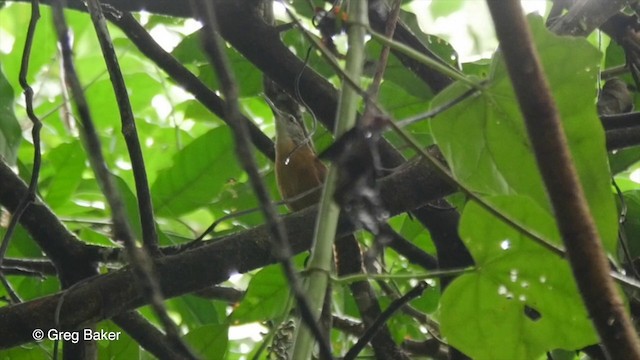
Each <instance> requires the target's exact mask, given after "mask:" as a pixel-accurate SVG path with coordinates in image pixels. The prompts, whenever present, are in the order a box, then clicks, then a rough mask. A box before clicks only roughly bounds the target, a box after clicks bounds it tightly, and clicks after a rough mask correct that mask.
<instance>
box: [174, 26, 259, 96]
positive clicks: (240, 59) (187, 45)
mask: <svg viewBox="0 0 640 360" xmlns="http://www.w3.org/2000/svg"><path fill="white" fill-rule="evenodd" d="M226 52H227V57H228V58H229V63H230V65H231V67H232V68H233V74H234V76H235V78H236V81H237V82H238V88H239V91H240V94H239V95H240V96H242V97H246V96H255V95H257V94H259V93H260V92H261V91H262V73H261V72H260V71H259V70H258V69H257V68H256V67H255V66H254V65H253V64H252V63H251V62H249V61H248V60H247V59H245V58H244V56H242V55H241V54H240V53H239V52H237V51H236V50H235V49H233V48H231V47H227V48H226ZM172 54H173V56H175V57H176V58H177V59H178V60H180V62H182V63H187V64H190V63H193V64H195V65H196V66H197V69H198V72H199V75H198V77H199V78H200V79H201V80H202V81H204V82H205V83H206V84H208V85H209V86H211V88H212V89H219V88H220V86H219V84H218V76H217V74H216V73H215V71H214V70H213V67H212V66H211V64H210V62H209V58H208V56H207V55H205V54H204V53H203V52H202V42H201V40H200V32H195V33H193V34H191V35H189V36H187V37H185V38H184V39H183V40H182V42H180V44H179V45H178V46H176V48H175V49H174V50H173V52H172Z"/></svg>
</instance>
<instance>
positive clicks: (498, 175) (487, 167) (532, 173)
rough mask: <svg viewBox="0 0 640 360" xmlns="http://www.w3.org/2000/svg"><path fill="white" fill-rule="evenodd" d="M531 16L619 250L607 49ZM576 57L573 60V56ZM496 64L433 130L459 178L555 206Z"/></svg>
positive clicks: (603, 230) (576, 150)
mask: <svg viewBox="0 0 640 360" xmlns="http://www.w3.org/2000/svg"><path fill="white" fill-rule="evenodd" d="M529 19H530V23H531V27H532V32H533V35H534V42H535V45H536V47H537V49H538V52H539V54H540V59H541V61H542V64H543V66H544V69H545V73H546V76H547V78H548V80H549V83H550V88H551V89H552V92H553V96H554V98H555V100H556V104H557V107H558V109H559V112H560V116H561V119H562V124H563V127H564V130H565V133H566V135H567V138H568V144H569V148H570V150H571V154H572V158H573V161H574V164H575V165H576V168H577V170H578V175H579V177H580V181H581V183H582V187H583V189H584V192H585V195H586V197H587V201H588V203H589V207H590V209H591V213H592V215H593V217H594V219H595V221H596V224H597V226H598V230H599V233H600V237H601V239H602V241H603V243H604V246H605V247H606V249H607V250H608V251H609V252H610V253H614V252H615V249H616V241H617V236H616V235H617V222H616V209H615V204H614V201H613V196H612V194H611V189H610V174H609V169H608V164H607V157H606V150H605V143H604V141H605V139H604V133H603V130H602V126H601V124H600V122H599V119H598V116H597V114H596V110H595V98H594V97H595V88H596V76H597V69H598V67H599V62H600V54H599V53H598V51H597V50H596V49H594V48H593V47H592V46H591V45H590V44H589V43H587V42H586V41H585V40H584V39H580V38H569V37H558V36H556V35H553V34H551V33H549V32H548V31H547V30H546V29H545V28H544V25H543V24H542V19H541V18H540V17H537V16H530V17H529ZM569 58H570V59H572V61H570V62H568V61H566V59H569ZM493 69H494V71H493V76H492V77H491V80H490V83H489V84H488V86H487V88H486V89H485V90H483V92H482V93H481V94H479V95H478V96H474V97H471V98H468V99H466V100H465V101H463V102H462V103H460V104H458V105H457V106H455V107H454V108H452V109H450V110H448V111H447V112H445V113H443V114H442V115H440V116H438V117H437V118H436V119H434V121H433V122H432V133H433V136H434V137H435V139H436V142H437V143H438V145H439V146H440V149H441V150H442V152H443V154H444V155H445V157H446V159H447V161H448V163H449V165H450V166H451V169H452V171H453V173H454V175H455V176H456V178H457V179H458V180H460V181H461V182H463V183H464V184H466V185H467V186H469V187H470V188H471V189H473V190H474V191H476V192H479V193H485V194H519V195H526V196H529V197H531V198H532V199H533V200H534V201H535V202H536V203H537V204H538V206H540V207H541V208H543V209H546V210H547V212H549V213H551V205H550V203H549V200H548V198H547V195H546V191H545V188H544V185H543V182H542V178H541V176H540V173H539V171H538V168H537V164H536V161H535V158H534V155H533V151H532V149H531V145H530V143H529V139H528V136H527V133H526V131H525V127H524V122H523V120H522V115H521V114H520V110H519V107H518V102H517V101H516V98H515V95H514V93H513V89H512V87H511V83H510V81H509V78H508V75H507V71H506V68H505V66H504V62H503V60H502V58H501V57H500V56H499V55H498V56H497V57H496V58H495V59H494V61H493ZM589 89H593V91H591V90H589ZM466 90H467V88H466V87H465V86H464V85H462V84H460V83H457V84H455V85H453V86H451V87H450V88H448V89H447V90H445V91H444V92H443V93H441V94H440V95H439V96H438V97H437V98H436V99H435V100H434V103H435V105H434V106H437V105H442V104H444V103H447V102H449V101H451V100H453V99H454V98H456V97H457V96H458V95H460V94H461V93H462V92H464V91H466Z"/></svg>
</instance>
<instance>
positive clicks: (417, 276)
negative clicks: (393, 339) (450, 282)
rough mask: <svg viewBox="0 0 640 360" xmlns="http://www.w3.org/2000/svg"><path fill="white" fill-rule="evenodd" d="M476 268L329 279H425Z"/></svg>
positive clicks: (472, 270) (350, 281)
mask: <svg viewBox="0 0 640 360" xmlns="http://www.w3.org/2000/svg"><path fill="white" fill-rule="evenodd" d="M476 270H477V268H475V267H468V268H464V269H449V270H440V271H431V272H428V273H423V274H354V275H349V276H342V277H339V278H335V277H332V278H331V281H333V282H335V283H337V284H350V283H352V282H356V281H365V280H425V279H435V278H441V277H445V276H458V275H462V274H467V273H471V272H475V271H476Z"/></svg>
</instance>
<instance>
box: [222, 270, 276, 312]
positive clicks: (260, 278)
mask: <svg viewBox="0 0 640 360" xmlns="http://www.w3.org/2000/svg"><path fill="white" fill-rule="evenodd" d="M288 297H289V284H288V282H287V281H286V279H285V278H284V274H282V269H281V268H280V267H279V266H269V267H266V268H263V269H262V270H260V271H258V272H257V273H256V274H255V275H254V276H253V278H251V282H250V283H249V286H248V287H247V292H246V294H245V296H244V298H243V299H242V301H241V302H240V305H238V307H237V308H236V309H235V311H234V312H233V314H231V317H230V318H231V320H232V321H233V322H234V324H245V323H250V322H255V321H264V320H267V319H273V318H275V317H278V316H280V315H282V312H283V311H284V310H285V307H286V304H287V299H288Z"/></svg>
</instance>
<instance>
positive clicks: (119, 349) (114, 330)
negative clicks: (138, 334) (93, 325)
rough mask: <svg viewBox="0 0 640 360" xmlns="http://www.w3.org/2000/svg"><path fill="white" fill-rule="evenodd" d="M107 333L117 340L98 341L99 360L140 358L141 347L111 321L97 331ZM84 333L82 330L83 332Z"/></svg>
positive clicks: (103, 324) (101, 325)
mask: <svg viewBox="0 0 640 360" xmlns="http://www.w3.org/2000/svg"><path fill="white" fill-rule="evenodd" d="M101 330H103V331H106V332H107V333H111V334H113V335H114V336H116V335H117V336H118V337H117V339H116V340H100V341H98V342H97V343H98V348H99V351H98V355H99V356H98V359H99V360H101V359H105V360H111V359H137V358H139V356H140V347H139V346H138V343H137V342H135V341H134V340H133V339H132V338H131V337H130V336H129V335H128V334H127V333H126V332H124V331H123V330H122V329H121V328H120V327H118V326H116V325H115V324H113V323H112V322H110V321H107V322H105V323H101V324H100V326H99V327H98V329H97V330H96V331H101ZM81 331H82V330H81ZM80 336H82V334H81V335H80Z"/></svg>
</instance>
